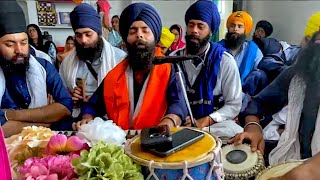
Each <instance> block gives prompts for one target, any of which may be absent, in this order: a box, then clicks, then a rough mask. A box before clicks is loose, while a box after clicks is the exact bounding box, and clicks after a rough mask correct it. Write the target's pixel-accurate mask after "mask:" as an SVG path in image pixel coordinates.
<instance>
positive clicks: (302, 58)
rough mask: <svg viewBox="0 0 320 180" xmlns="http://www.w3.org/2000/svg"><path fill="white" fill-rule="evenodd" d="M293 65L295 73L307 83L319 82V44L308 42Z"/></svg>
mask: <svg viewBox="0 0 320 180" xmlns="http://www.w3.org/2000/svg"><path fill="white" fill-rule="evenodd" d="M297 58H298V59H297V63H296V65H295V67H296V70H297V73H298V74H299V75H301V77H302V78H303V79H304V80H305V81H306V82H307V83H308V82H309V83H311V82H316V83H319V81H320V44H318V43H315V42H309V44H308V45H307V47H306V48H304V49H302V50H301V51H300V52H299V55H298V57H297Z"/></svg>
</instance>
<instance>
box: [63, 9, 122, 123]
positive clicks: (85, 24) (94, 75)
mask: <svg viewBox="0 0 320 180" xmlns="http://www.w3.org/2000/svg"><path fill="white" fill-rule="evenodd" d="M70 20H71V25H72V28H73V30H74V33H75V49H74V50H72V51H71V52H70V54H69V55H68V56H67V57H66V58H65V59H64V61H63V62H62V64H61V67H60V75H61V78H62V79H63V80H64V82H65V85H66V86H67V87H68V89H69V92H70V94H72V99H73V101H74V105H75V106H74V110H73V112H72V116H73V117H74V118H76V117H78V116H79V114H80V109H81V104H82V103H83V101H87V100H88V99H89V97H90V96H92V94H93V93H94V92H95V91H96V90H97V88H98V86H99V85H100V83H101V82H102V80H103V79H104V77H105V76H106V74H107V73H108V72H109V71H110V70H111V69H112V68H114V67H115V66H116V65H117V64H118V63H119V62H120V61H121V60H122V59H124V58H125V57H126V53H125V52H123V51H122V50H120V49H118V48H116V47H113V46H112V45H111V44H110V43H109V42H107V41H106V40H105V39H104V38H103V37H102V36H101V34H102V30H101V28H102V26H101V20H100V17H99V14H98V13H97V11H96V10H95V9H94V8H93V7H92V6H91V5H89V4H86V3H83V4H80V5H78V6H77V7H75V8H74V10H73V11H72V12H71V14H70ZM77 78H81V79H83V80H84V84H85V88H84V91H85V92H82V90H83V89H82V88H81V86H80V85H78V86H77V84H76V79H77ZM84 95H85V97H83V96H84Z"/></svg>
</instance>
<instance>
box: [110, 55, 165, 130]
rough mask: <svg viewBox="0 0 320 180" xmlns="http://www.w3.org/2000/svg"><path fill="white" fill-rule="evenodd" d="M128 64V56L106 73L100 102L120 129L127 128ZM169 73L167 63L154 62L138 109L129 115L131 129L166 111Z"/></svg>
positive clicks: (152, 123)
mask: <svg viewBox="0 0 320 180" xmlns="http://www.w3.org/2000/svg"><path fill="white" fill-rule="evenodd" d="M156 52H158V51H156ZM156 56H161V54H156ZM128 66H129V62H128V60H127V59H125V60H123V61H122V62H121V63H119V64H118V65H117V66H116V67H115V68H114V69H113V70H111V71H110V72H109V73H108V74H107V76H106V78H105V80H104V102H105V104H106V111H107V115H108V117H109V118H110V119H112V120H113V122H114V123H116V124H117V125H118V126H120V127H121V128H122V129H124V130H126V129H129V128H130V126H129V122H130V100H131V101H132V99H130V98H129V89H128V86H127V77H126V70H127V68H128ZM170 73H171V65H170V64H162V65H156V66H154V67H153V68H152V70H151V72H150V77H149V81H148V82H147V83H148V84H147V87H146V91H145V94H144V98H143V102H142V105H141V107H140V111H139V113H138V114H137V116H136V117H134V119H133V129H143V128H147V127H151V126H156V125H158V124H159V123H160V120H161V118H162V117H163V116H164V115H165V113H166V111H167V99H166V91H167V87H168V84H169V80H170ZM132 113H133V112H132Z"/></svg>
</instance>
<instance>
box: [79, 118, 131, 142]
mask: <svg viewBox="0 0 320 180" xmlns="http://www.w3.org/2000/svg"><path fill="white" fill-rule="evenodd" d="M77 136H78V137H80V138H81V139H83V140H85V141H86V143H87V144H88V145H89V146H90V147H92V146H94V145H95V144H96V143H98V142H99V141H104V142H106V143H112V144H115V145H118V146H121V145H123V143H124V142H125V141H126V133H125V132H124V131H123V130H122V129H121V128H120V127H119V126H117V125H116V124H114V123H113V121H111V120H108V121H104V120H102V119H101V118H99V117H97V118H95V119H94V120H93V121H90V122H89V123H88V124H85V125H82V126H81V127H80V129H79V131H78V133H77Z"/></svg>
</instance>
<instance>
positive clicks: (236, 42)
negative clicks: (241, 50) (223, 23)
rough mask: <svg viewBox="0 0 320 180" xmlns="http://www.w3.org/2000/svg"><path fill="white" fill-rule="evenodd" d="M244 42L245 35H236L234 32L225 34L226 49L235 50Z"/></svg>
mask: <svg viewBox="0 0 320 180" xmlns="http://www.w3.org/2000/svg"><path fill="white" fill-rule="evenodd" d="M245 41H246V35H245V34H238V33H236V32H233V33H230V32H228V33H227V34H226V38H225V43H226V48H228V49H237V48H238V47H240V46H241V45H242V44H243V43H244V42H245Z"/></svg>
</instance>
